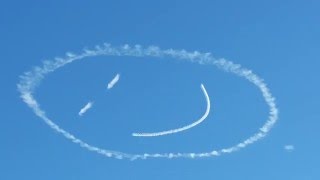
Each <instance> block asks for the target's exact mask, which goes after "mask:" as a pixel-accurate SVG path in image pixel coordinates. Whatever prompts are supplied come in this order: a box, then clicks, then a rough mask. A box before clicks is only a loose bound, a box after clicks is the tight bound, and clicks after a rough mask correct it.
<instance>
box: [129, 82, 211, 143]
mask: <svg viewBox="0 0 320 180" xmlns="http://www.w3.org/2000/svg"><path fill="white" fill-rule="evenodd" d="M201 90H202V91H203V94H204V96H205V98H206V101H207V109H206V112H205V113H204V115H203V116H202V117H201V118H200V119H198V120H197V121H195V122H193V123H192V124H189V125H186V126H183V127H181V128H177V129H170V130H167V131H160V132H152V133H132V136H136V137H156V136H163V135H168V134H175V133H178V132H181V131H185V130H188V129H190V128H193V127H195V126H197V125H198V124H200V123H202V122H203V121H204V120H205V119H206V118H207V117H208V115H209V113H210V98H209V95H208V93H207V91H206V88H205V87H204V85H203V84H201Z"/></svg>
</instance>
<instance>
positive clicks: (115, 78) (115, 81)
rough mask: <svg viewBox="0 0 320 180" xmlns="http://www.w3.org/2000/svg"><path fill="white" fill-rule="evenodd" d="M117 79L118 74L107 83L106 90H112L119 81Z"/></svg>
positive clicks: (118, 77)
mask: <svg viewBox="0 0 320 180" xmlns="http://www.w3.org/2000/svg"><path fill="white" fill-rule="evenodd" d="M119 79H120V74H119V73H118V74H117V75H116V76H115V77H114V78H113V79H112V80H111V81H110V82H109V84H108V86H107V88H108V89H111V88H113V86H114V85H116V84H117V82H118V81H119Z"/></svg>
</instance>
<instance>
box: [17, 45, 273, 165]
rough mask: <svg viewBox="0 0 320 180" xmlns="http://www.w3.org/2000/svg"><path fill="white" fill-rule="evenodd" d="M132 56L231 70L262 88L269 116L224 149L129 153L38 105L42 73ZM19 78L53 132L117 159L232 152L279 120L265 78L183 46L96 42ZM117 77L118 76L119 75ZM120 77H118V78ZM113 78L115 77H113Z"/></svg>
mask: <svg viewBox="0 0 320 180" xmlns="http://www.w3.org/2000/svg"><path fill="white" fill-rule="evenodd" d="M102 55H106V56H133V57H143V56H150V57H159V58H160V57H171V58H175V59H182V60H186V61H190V62H197V63H198V64H201V65H215V66H217V67H219V68H221V69H222V70H224V71H226V72H230V73H233V74H235V75H237V76H240V77H243V78H244V79H246V80H248V81H249V82H251V83H252V84H253V85H255V86H256V87H257V88H258V89H259V90H260V92H261V94H262V96H263V98H264V100H265V102H266V104H267V105H268V107H269V116H268V118H267V120H266V122H265V124H264V125H263V126H262V127H261V128H260V129H259V130H258V132H257V133H255V134H253V135H252V136H250V137H249V138H247V139H245V140H244V141H242V142H240V143H238V144H236V145H234V146H231V147H227V148H223V149H217V150H211V151H209V152H202V153H170V152H169V153H151V154H149V153H145V152H143V153H141V154H129V153H124V152H119V151H112V150H108V149H102V148H99V147H96V146H93V145H90V144H87V143H86V142H84V141H82V140H81V139H79V138H77V137H75V136H74V135H72V134H71V133H69V132H67V131H66V130H64V129H63V128H61V127H60V126H58V125H57V124H55V123H54V121H52V120H51V119H50V118H48V116H47V115H46V113H45V111H44V110H42V109H41V108H40V104H39V103H38V102H37V100H36V99H35V98H34V96H33V94H34V92H35V91H34V90H35V88H36V87H37V86H38V85H39V84H40V82H41V80H42V79H44V78H45V76H46V75H47V74H49V73H51V72H53V71H55V70H57V69H58V68H60V67H63V66H65V65H67V64H69V63H72V62H74V61H76V60H80V59H83V58H86V57H93V56H102ZM20 78H21V80H20V82H19V83H18V85H17V86H18V90H19V91H20V93H21V98H22V99H23V101H24V102H25V103H26V104H27V105H28V106H29V107H30V108H31V109H32V110H33V111H34V113H35V114H36V115H37V116H38V117H40V118H41V119H42V120H43V121H44V122H45V123H46V124H47V125H48V126H50V127H51V128H52V129H53V130H55V131H56V132H58V133H60V134H62V135H63V136H64V137H65V138H67V139H69V140H70V141H72V142H73V143H75V144H78V145H79V146H80V147H83V148H85V149H87V150H89V151H93V152H96V153H99V154H102V155H104V156H106V157H113V158H117V159H124V158H126V159H131V160H135V159H147V158H169V159H171V158H181V157H182V158H201V157H215V156H220V155H222V154H228V153H233V152H235V151H238V150H240V149H243V148H245V147H247V146H248V145H250V144H253V143H255V142H256V141H258V140H260V139H262V138H264V137H265V136H266V135H267V134H268V133H269V132H270V130H271V129H272V127H273V126H274V124H275V123H276V122H277V120H278V109H277V106H276V102H275V98H274V97H273V96H272V94H271V92H270V90H269V88H268V86H267V84H266V83H264V80H263V79H262V78H260V77H259V76H258V75H256V74H254V73H253V72H252V71H251V70H249V69H246V68H243V67H241V65H239V64H234V63H233V62H231V61H227V60H225V59H216V58H214V57H212V56H211V54H210V53H200V52H197V51H195V52H187V51H185V50H173V49H167V50H161V49H160V48H158V47H155V46H150V47H147V48H142V47H141V46H139V45H136V46H134V47H130V46H129V45H125V46H123V47H118V48H117V47H112V46H111V45H109V44H105V45H104V47H100V46H97V47H96V48H95V49H93V50H84V52H83V53H81V54H79V55H77V54H73V53H68V54H67V55H66V56H65V57H64V58H55V59H54V60H53V61H45V62H44V63H43V66H41V67H35V68H34V69H33V70H31V71H29V72H26V73H25V74H24V75H22V76H21V77H20ZM118 78H119V77H118ZM118 80H119V79H118ZM115 82H116V81H115Z"/></svg>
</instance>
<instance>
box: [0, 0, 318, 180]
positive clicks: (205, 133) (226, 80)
mask: <svg viewBox="0 0 320 180" xmlns="http://www.w3.org/2000/svg"><path fill="white" fill-rule="evenodd" d="M0 4H1V6H0V27H1V28H0V37H1V41H0V46H1V50H2V53H1V55H0V58H1V61H0V62H1V66H0V68H1V71H0V72H1V76H0V78H1V82H2V85H1V88H0V92H1V93H0V94H1V99H2V103H1V104H0V108H1V124H2V127H3V128H1V129H2V130H1V131H0V137H1V139H0V140H1V142H2V143H1V149H0V152H1V153H0V169H1V173H0V179H22V178H24V179H48V180H50V179H68V180H69V179H77V180H82V179H98V180H99V179H161V180H162V179H213V178H216V179H246V180H248V179H249V180H250V179H262V180H263V179H293V180H295V179H297V180H298V179H299V180H300V179H319V178H320V173H319V172H320V166H319V160H320V158H319V155H318V152H319V150H320V144H319V142H318V140H317V139H318V138H319V135H320V133H319V132H320V131H319V129H318V127H319V124H320V123H319V115H318V107H319V105H320V104H319V100H320V98H319V95H318V92H319V90H320V85H319V83H318V77H319V74H320V73H319V70H318V69H317V68H318V66H319V64H320V62H319V61H318V59H319V53H318V52H319V50H320V48H319V47H320V43H319V42H320V25H319V23H318V21H319V16H320V13H319V7H320V3H319V2H317V1H281V2H279V1H159V2H150V1H90V3H89V2H75V1H74V2H64V1H46V2H43V1H25V2H24V1H22V2H14V1H1V3H0ZM105 42H108V43H111V44H113V45H115V46H120V45H123V44H126V43H127V44H131V45H134V44H141V45H142V46H149V45H156V46H159V47H161V48H163V49H168V48H173V49H186V50H188V51H194V50H197V51H200V52H211V53H212V54H213V56H214V57H218V58H220V57H223V58H226V59H228V60H231V61H233V62H235V63H239V64H241V65H243V66H244V67H247V68H249V69H252V70H253V71H254V72H255V73H256V74H258V75H259V76H261V77H262V78H263V79H265V82H266V83H267V84H268V86H269V88H270V89H271V92H272V93H273V95H274V96H275V97H276V99H277V105H278V108H279V111H280V118H279V121H278V123H277V124H276V125H275V126H274V128H273V129H272V131H271V132H270V134H269V135H268V136H267V137H266V138H264V139H263V140H261V141H258V142H257V143H255V144H253V145H250V146H248V147H247V148H245V149H242V150H241V151H238V152H235V153H232V154H226V155H223V156H220V157H216V158H206V159H196V160H195V159H173V160H168V159H151V160H146V161H128V160H116V159H111V158H106V157H103V156H101V155H99V154H96V153H92V152H89V151H87V150H85V149H81V148H80V147H79V146H78V145H75V144H73V143H71V142H70V141H68V140H66V139H65V138H63V136H61V135H59V134H58V133H56V132H54V131H53V130H52V129H50V127H48V126H47V125H46V124H45V123H44V122H43V121H42V120H41V119H39V118H38V117H36V116H35V115H34V114H33V113H32V111H31V110H30V109H29V108H28V107H27V106H26V105H25V104H24V103H23V102H22V101H21V99H20V98H19V93H18V91H17V88H16V85H17V83H18V81H19V75H21V74H22V73H23V72H25V71H28V70H30V69H31V68H32V67H33V66H37V65H41V62H42V61H43V60H45V59H53V58H54V57H58V56H63V55H64V54H65V53H66V52H68V51H72V52H75V53H80V52H81V51H82V49H83V48H86V47H87V48H92V47H94V46H95V45H101V44H103V43H105ZM117 73H120V74H121V78H120V80H119V82H118V83H117V84H116V85H115V87H114V88H112V89H111V90H109V91H108V90H107V88H106V86H107V84H108V82H109V81H110V80H111V79H112V78H113V77H114V76H115V75H116V74H117ZM201 83H203V84H204V85H205V86H206V89H207V91H208V94H209V95H210V98H211V101H212V110H211V113H210V115H209V117H208V118H207V119H206V121H204V122H203V123H202V124H200V125H198V126H197V127H194V128H193V129H190V130H188V131H185V132H181V133H179V134H174V135H168V136H163V137H155V138H137V137H131V133H132V132H135V131H157V130H162V129H169V128H176V127H180V126H182V125H185V124H188V123H191V122H193V121H194V120H196V119H197V118H199V117H200V116H201V115H202V114H203V113H204V111H205V105H206V103H205V99H204V98H203V94H202V92H201V89H200V84H201ZM35 96H36V98H37V100H38V101H39V103H40V104H41V107H42V108H43V109H44V110H45V111H46V113H47V115H48V116H49V117H50V118H52V119H53V120H54V121H55V122H56V123H57V124H59V125H60V126H61V127H63V128H64V129H66V130H68V131H70V132H72V133H73V134H75V135H76V136H77V137H79V138H81V139H82V140H84V141H86V142H88V143H90V144H94V145H97V146H99V147H103V148H106V149H111V150H118V151H122V152H128V153H144V152H148V153H157V152H204V151H210V150H213V149H220V148H224V147H229V146H232V145H234V144H236V143H238V142H240V141H241V140H243V139H246V138H247V137H249V136H251V135H252V134H253V133H255V132H256V131H257V130H258V129H259V127H261V126H262V125H263V123H264V121H265V120H266V118H267V115H268V108H267V106H266V104H265V103H264V101H263V98H262V97H261V94H260V92H259V91H258V89H257V88H256V87H255V86H253V85H252V84H250V83H248V82H247V81H245V80H244V79H241V78H239V77H237V76H234V75H232V74H230V73H225V72H223V71H221V70H219V69H217V68H215V67H214V66H210V65H198V64H195V63H189V62H186V61H179V60H175V59H172V58H160V59H158V58H150V57H144V58H133V57H108V56H99V57H93V58H88V59H85V60H82V61H78V62H74V63H72V64H70V65H67V66H65V67H63V68H61V69H59V70H57V71H55V72H54V73H52V74H49V75H48V76H47V77H46V78H45V79H44V80H43V82H42V83H41V85H40V86H39V87H38V88H37V90H36V95H35ZM89 101H94V106H93V108H92V109H90V110H89V111H88V112H87V113H86V114H84V116H82V117H79V116H78V112H79V110H80V109H81V108H82V107H83V106H84V105H85V104H86V103H87V102H89ZM286 145H293V146H294V150H293V151H291V152H288V151H287V150H285V149H284V147H285V146H286Z"/></svg>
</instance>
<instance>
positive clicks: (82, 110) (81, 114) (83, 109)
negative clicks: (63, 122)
mask: <svg viewBox="0 0 320 180" xmlns="http://www.w3.org/2000/svg"><path fill="white" fill-rule="evenodd" d="M92 106H93V102H88V103H87V104H86V105H85V106H84V107H83V108H81V109H80V112H79V116H83V114H84V113H86V112H87V111H88V110H89V109H91V108H92Z"/></svg>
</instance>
